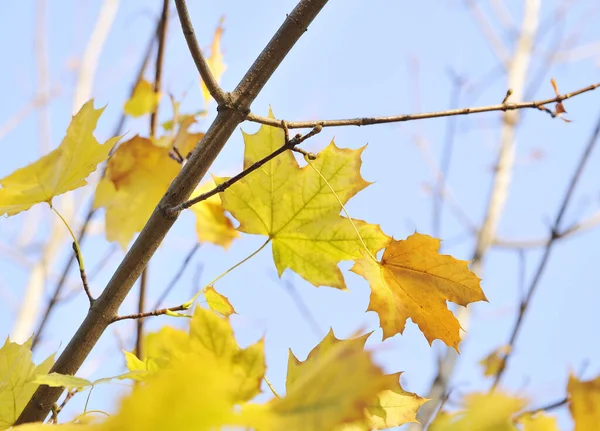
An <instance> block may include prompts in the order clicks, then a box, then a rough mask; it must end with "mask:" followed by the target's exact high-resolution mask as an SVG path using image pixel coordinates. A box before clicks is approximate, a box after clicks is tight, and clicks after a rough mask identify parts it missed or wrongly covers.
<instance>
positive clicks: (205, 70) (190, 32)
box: [175, 0, 228, 106]
mask: <svg viewBox="0 0 600 431" xmlns="http://www.w3.org/2000/svg"><path fill="white" fill-rule="evenodd" d="M175 5H176V6H177V14H178V15H179V20H180V21H181V29H182V30H183V35H184V36H185V40H186V42H187V45H188V48H189V50H190V54H191V55H192V58H193V59H194V63H196V68H197V69H198V72H199V73H200V77H201V78H202V81H204V85H206V88H207V89H208V92H209V93H210V95H211V96H212V97H213V99H215V101H216V102H217V104H218V105H219V106H221V105H224V104H226V103H227V101H228V100H227V99H228V98H227V95H226V94H225V93H224V92H223V90H222V89H221V87H220V86H219V83H218V82H217V80H216V79H215V77H214V76H213V74H212V72H211V71H210V67H209V66H208V63H207V62H206V59H205V58H204V54H202V50H201V49H200V45H198V40H197V39H196V35H195V34H194V26H193V25H192V21H191V19H190V14H189V13H188V10H187V6H186V4H185V0H175Z"/></svg>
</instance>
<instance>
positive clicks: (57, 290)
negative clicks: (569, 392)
mask: <svg viewBox="0 0 600 431" xmlns="http://www.w3.org/2000/svg"><path fill="white" fill-rule="evenodd" d="M158 25H160V23H159V24H157V30H156V31H155V33H154V34H156V32H158ZM154 34H153V36H152V37H151V38H150V41H149V43H148V46H147V48H146V52H145V53H144V58H143V59H142V64H141V65H140V68H139V69H138V73H137V76H136V79H135V82H133V84H132V86H131V90H130V97H131V96H132V95H133V92H134V90H135V87H136V85H137V83H138V82H139V81H140V79H141V78H142V77H143V75H144V71H145V70H146V67H147V65H148V61H149V59H150V54H151V53H152V47H153V46H154V41H155V39H156V38H155V37H154ZM125 119H126V115H125V113H122V114H121V117H120V118H119V121H118V122H117V124H116V126H115V129H114V133H113V136H118V135H119V134H120V133H121V131H122V130H123V126H124V124H125ZM95 213H96V210H94V207H93V205H92V204H90V208H89V210H88V212H87V215H86V216H85V220H84V221H83V223H82V224H81V228H80V229H79V232H78V235H77V240H78V241H79V244H80V245H81V244H83V242H84V239H85V237H86V234H87V229H88V227H89V225H90V222H91V220H92V218H93V216H94V214H95ZM74 261H75V256H73V255H71V257H70V258H69V259H68V260H67V262H66V263H65V266H64V268H63V270H62V273H61V276H60V278H59V280H58V283H57V284H56V286H55V287H54V291H53V292H52V296H51V298H50V301H49V302H48V305H47V306H46V310H45V311H44V316H43V317H42V320H41V321H40V323H39V325H38V327H37V329H36V330H35V331H34V332H33V333H34V335H33V340H32V343H31V349H32V350H33V349H35V347H36V346H37V344H38V343H39V341H40V339H41V336H42V334H43V332H44V330H45V329H46V324H47V323H48V319H49V318H50V314H52V311H54V307H56V305H57V304H58V302H59V300H60V296H61V293H62V290H63V288H64V286H65V284H66V281H67V278H68V275H69V270H70V269H71V265H73V262H74Z"/></svg>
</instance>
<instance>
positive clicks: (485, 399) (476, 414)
mask: <svg viewBox="0 0 600 431" xmlns="http://www.w3.org/2000/svg"><path fill="white" fill-rule="evenodd" d="M526 404H527V402H526V400H524V399H522V398H519V397H513V396H510V395H506V394H503V393H501V392H492V393H486V394H483V393H475V394H470V395H468V396H466V397H465V401H464V410H462V411H460V412H458V413H456V414H453V415H448V414H441V415H439V416H438V417H437V418H436V420H434V421H433V423H432V424H431V426H430V427H429V429H430V431H466V430H469V431H518V430H517V428H516V427H515V425H514V422H513V417H514V416H515V414H516V413H517V412H519V411H520V410H522V409H523V407H525V405H526Z"/></svg>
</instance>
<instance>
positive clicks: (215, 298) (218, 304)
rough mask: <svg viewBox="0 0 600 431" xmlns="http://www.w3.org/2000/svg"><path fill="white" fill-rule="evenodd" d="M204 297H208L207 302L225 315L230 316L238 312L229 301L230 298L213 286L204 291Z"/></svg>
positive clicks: (211, 307)
mask: <svg viewBox="0 0 600 431" xmlns="http://www.w3.org/2000/svg"><path fill="white" fill-rule="evenodd" d="M204 297H205V298H206V302H207V303H208V306H209V307H210V309H211V310H213V311H215V312H217V313H219V314H221V315H223V316H225V317H229V316H231V315H232V314H236V312H235V310H234V309H233V306H232V305H231V303H230V302H229V299H227V298H226V297H224V296H223V295H221V294H220V293H219V292H217V291H216V290H215V288H214V287H213V286H209V287H208V288H207V289H206V290H205V291H204Z"/></svg>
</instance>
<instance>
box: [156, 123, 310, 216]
mask: <svg viewBox="0 0 600 431" xmlns="http://www.w3.org/2000/svg"><path fill="white" fill-rule="evenodd" d="M321 130H322V128H319V127H315V128H314V129H312V130H311V131H310V132H309V133H307V134H306V135H304V136H301V135H296V136H295V137H294V138H292V139H289V140H286V143H285V144H283V145H282V146H281V147H279V148H278V149H276V150H275V151H273V152H272V153H271V154H268V155H266V156H265V157H263V158H262V159H260V160H258V161H257V162H255V163H253V164H252V165H250V166H248V167H247V168H246V169H244V170H243V171H242V172H240V173H239V174H237V175H235V176H233V177H231V178H229V179H228V180H227V181H223V182H222V183H221V184H219V185H218V186H216V187H215V188H214V189H212V190H209V191H207V192H206V193H202V194H201V195H198V196H196V197H195V198H193V199H190V200H189V201H186V202H183V203H181V204H179V205H177V206H175V207H173V208H170V209H168V210H166V211H167V214H171V215H173V216H174V215H176V214H179V213H180V212H181V211H183V210H185V209H187V208H189V207H191V206H193V205H196V204H197V203H199V202H202V201H205V200H206V199H208V198H210V197H211V196H214V195H216V194H217V193H222V192H224V191H225V190H227V189H228V188H229V187H231V186H232V185H234V184H235V183H237V182H238V181H240V180H241V179H242V178H244V177H245V176H247V175H248V174H250V173H252V172H254V171H255V170H257V169H258V168H260V167H261V166H263V165H264V164H265V163H267V162H269V161H271V160H273V159H274V158H275V157H277V156H278V155H280V154H282V153H284V152H286V151H287V150H290V151H297V152H300V153H302V154H303V155H305V156H307V157H309V158H312V159H313V160H314V159H315V158H316V156H314V155H313V154H310V153H307V152H305V151H304V150H301V149H299V148H296V145H299V144H301V143H302V142H304V141H306V140H307V139H308V138H310V137H312V136H314V135H316V134H317V133H319V132H320V131H321Z"/></svg>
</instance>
